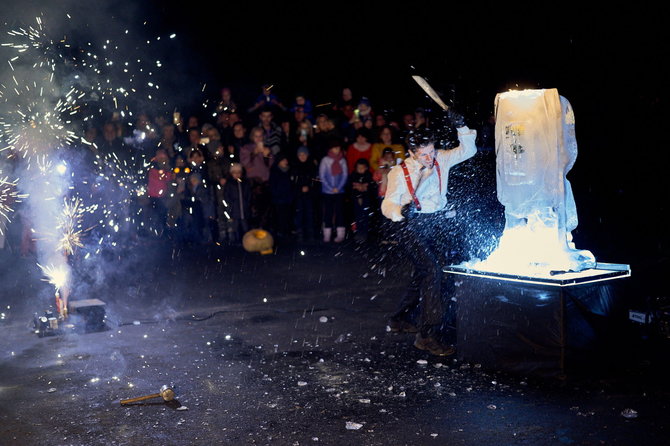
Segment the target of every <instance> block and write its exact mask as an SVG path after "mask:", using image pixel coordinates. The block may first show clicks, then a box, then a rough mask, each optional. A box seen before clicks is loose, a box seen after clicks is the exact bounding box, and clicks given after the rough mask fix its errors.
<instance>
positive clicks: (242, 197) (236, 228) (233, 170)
mask: <svg viewBox="0 0 670 446" xmlns="http://www.w3.org/2000/svg"><path fill="white" fill-rule="evenodd" d="M223 199H224V201H225V204H226V211H225V212H226V214H224V215H226V217H227V218H228V241H229V242H230V243H234V244H240V243H242V237H244V234H246V233H247V231H249V229H250V227H249V218H250V217H251V199H252V198H251V183H250V182H249V180H248V179H247V178H245V177H244V170H243V168H242V165H241V164H233V165H232V166H230V170H229V175H228V179H227V180H226V184H225V185H224V186H223Z"/></svg>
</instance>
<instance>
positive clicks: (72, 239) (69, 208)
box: [57, 198, 85, 255]
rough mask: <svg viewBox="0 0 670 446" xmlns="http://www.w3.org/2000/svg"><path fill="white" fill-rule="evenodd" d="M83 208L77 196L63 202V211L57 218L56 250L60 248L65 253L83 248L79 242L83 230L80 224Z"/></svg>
mask: <svg viewBox="0 0 670 446" xmlns="http://www.w3.org/2000/svg"><path fill="white" fill-rule="evenodd" d="M84 212H85V209H84V207H83V206H82V201H81V200H80V199H79V198H73V199H72V200H70V201H68V200H67V199H65V200H64V202H63V211H62V212H61V215H60V216H59V218H58V225H57V228H58V229H60V234H61V236H60V239H59V240H58V246H57V249H58V250H62V251H63V252H65V253H66V254H69V255H72V254H74V251H75V249H77V248H83V247H84V244H83V243H82V242H81V237H82V234H83V232H84V231H83V230H82V229H81V224H82V221H83V218H84Z"/></svg>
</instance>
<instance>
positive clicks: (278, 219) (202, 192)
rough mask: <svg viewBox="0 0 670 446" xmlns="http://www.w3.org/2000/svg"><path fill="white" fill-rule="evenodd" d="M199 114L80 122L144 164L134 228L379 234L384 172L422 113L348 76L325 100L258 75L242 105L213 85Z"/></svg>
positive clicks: (229, 239) (102, 154) (91, 145)
mask: <svg viewBox="0 0 670 446" xmlns="http://www.w3.org/2000/svg"><path fill="white" fill-rule="evenodd" d="M206 116H208V117H210V119H209V120H203V118H202V116H198V115H195V114H194V115H188V116H182V114H181V113H180V112H178V111H175V112H174V113H173V114H172V116H169V115H165V114H162V113H156V114H152V113H146V112H144V113H139V114H138V115H136V116H133V120H134V122H131V123H124V122H122V120H121V119H120V118H119V117H118V115H116V116H115V117H113V118H112V119H110V120H108V121H107V122H104V123H101V124H100V125H98V126H96V125H89V126H88V128H87V129H86V130H85V132H84V134H83V136H82V138H81V141H82V142H83V143H84V144H83V145H82V147H83V148H84V149H83V150H86V151H87V155H94V156H95V157H96V158H98V159H107V160H109V159H112V158H110V157H113V159H114V160H116V162H117V163H123V164H124V165H129V166H133V167H130V169H131V170H132V169H134V170H135V171H137V170H138V168H139V172H146V176H145V177H144V178H141V179H140V181H139V182H140V183H141V186H143V188H142V190H141V193H138V194H137V195H135V196H133V204H132V206H133V207H134V209H132V210H131V211H130V212H129V213H130V214H135V215H140V216H141V218H139V219H137V222H136V224H134V225H133V226H134V227H131V228H130V230H131V231H134V232H135V233H136V234H137V235H139V236H151V237H167V238H171V239H173V240H175V241H177V242H181V243H188V244H195V245H204V244H211V243H219V244H240V243H241V241H242V237H243V235H244V234H245V233H246V232H248V231H249V230H250V229H255V228H262V229H265V230H267V231H269V232H270V233H271V234H273V236H274V237H275V238H277V239H286V238H295V239H298V240H301V241H319V242H323V243H331V242H332V243H341V242H342V241H344V240H345V239H347V238H352V239H354V240H356V241H357V242H366V241H368V240H371V239H372V240H375V239H378V237H380V236H381V230H380V228H381V227H382V224H381V223H382V220H383V219H382V218H381V217H380V213H379V206H380V204H381V200H382V199H383V197H384V193H385V190H386V179H387V174H388V172H389V170H390V168H391V167H393V166H394V165H396V164H398V163H400V162H401V161H402V160H403V159H404V158H405V157H406V156H408V152H407V146H406V141H405V140H406V135H407V134H408V132H410V131H411V130H412V129H413V128H420V127H425V126H427V125H428V122H427V121H428V119H429V118H430V116H429V114H428V113H426V112H425V111H424V110H422V109H420V108H416V109H412V110H407V111H405V112H399V113H395V114H391V113H388V112H387V111H386V110H385V108H384V107H383V106H381V105H380V106H379V107H375V104H372V103H371V101H370V100H368V99H367V98H366V97H358V98H356V97H354V95H353V94H352V91H351V90H350V89H349V88H343V89H342V90H341V94H340V96H339V97H338V98H337V99H336V100H333V101H331V102H330V103H328V104H326V105H321V106H316V107H315V106H314V105H313V104H312V102H311V101H310V99H309V98H307V97H305V96H304V95H296V96H295V97H293V98H292V100H291V101H290V103H288V105H284V103H283V102H282V100H280V98H278V97H277V96H276V95H275V94H274V93H273V92H272V88H271V87H270V86H268V85H263V86H262V89H261V92H260V94H259V96H258V98H257V99H256V100H255V101H253V103H251V104H249V106H243V104H238V103H237V101H236V98H235V97H234V94H233V91H232V90H231V89H230V88H223V89H222V91H221V97H220V100H219V101H218V102H217V103H216V107H215V109H214V112H213V113H208V114H207V115H206ZM77 156H80V154H79V155H77ZM138 160H142V161H138ZM142 175H144V173H142Z"/></svg>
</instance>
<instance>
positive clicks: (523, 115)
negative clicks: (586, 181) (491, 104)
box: [477, 89, 595, 273]
mask: <svg viewBox="0 0 670 446" xmlns="http://www.w3.org/2000/svg"><path fill="white" fill-rule="evenodd" d="M495 113H496V126H495V141H496V166H497V176H496V177H497V193H498V200H499V201H500V203H501V204H503V205H504V206H505V231H504V233H503V236H502V237H501V239H500V242H499V245H498V248H497V249H496V250H495V251H494V252H493V253H492V254H491V256H489V258H488V259H487V260H486V261H485V262H482V263H480V264H478V265H477V268H481V269H486V270H496V271H503V270H504V272H513V273H527V272H528V269H531V270H533V269H535V270H537V269H539V270H554V271H581V270H583V269H586V268H592V267H594V266H595V258H594V257H593V254H591V253H590V252H589V251H585V250H577V249H575V247H574V244H573V243H572V234H571V231H572V230H574V229H575V228H576V227H577V207H576V205H575V199H574V197H573V195H572V188H571V187H570V182H569V181H568V179H567V178H566V175H567V173H568V172H569V171H570V169H571V168H572V166H573V165H574V163H575V160H576V158H577V140H576V138H575V116H574V113H573V111H572V107H571V105H570V103H569V102H568V100H567V99H565V98H564V97H562V96H559V94H558V91H557V90H556V89H541V90H523V91H509V92H505V93H500V94H498V95H497V96H496V98H495ZM511 270H516V271H511ZM519 270H522V271H519Z"/></svg>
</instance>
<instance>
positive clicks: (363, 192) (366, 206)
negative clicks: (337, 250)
mask: <svg viewBox="0 0 670 446" xmlns="http://www.w3.org/2000/svg"><path fill="white" fill-rule="evenodd" d="M349 185H350V187H349V193H350V198H351V202H352V203H353V206H354V221H355V222H356V241H359V242H364V241H366V240H367V238H368V231H369V228H370V213H371V212H372V200H373V197H374V189H375V182H374V180H373V179H372V174H371V173H370V163H368V160H366V159H365V158H360V159H359V160H358V161H356V164H355V165H354V170H353V171H352V172H351V174H350V175H349Z"/></svg>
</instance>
